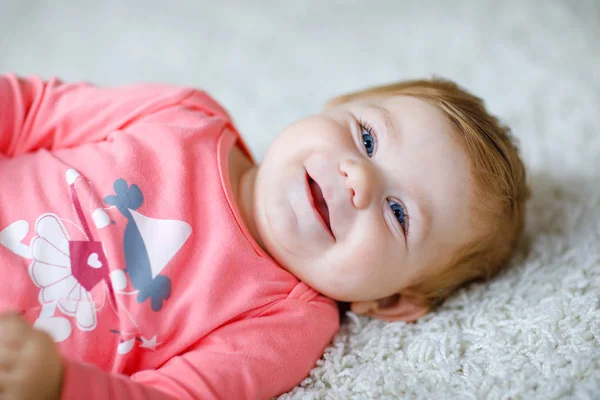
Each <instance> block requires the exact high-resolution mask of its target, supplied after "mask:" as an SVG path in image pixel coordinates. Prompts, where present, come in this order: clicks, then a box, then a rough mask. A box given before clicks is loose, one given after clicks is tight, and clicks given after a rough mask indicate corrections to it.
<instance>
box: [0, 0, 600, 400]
mask: <svg viewBox="0 0 600 400" xmlns="http://www.w3.org/2000/svg"><path fill="white" fill-rule="evenodd" d="M59 3H60V5H59V4H58V2H57V3H55V2H47V1H42V0H39V1H33V0H29V1H20V2H17V1H14V2H9V1H5V2H2V5H0V54H1V55H2V56H1V57H0V71H16V72H19V73H23V74H26V73H36V74H40V75H42V76H46V77H48V76H50V75H59V76H61V77H63V78H64V79H66V80H77V79H85V80H91V81H95V82H97V83H101V84H120V83H129V82H134V81H163V82H171V83H178V84H186V85H195V86H199V87H203V88H206V89H208V90H209V91H210V92H211V93H212V94H213V95H214V96H215V97H217V98H218V99H219V100H220V101H221V102H222V103H223V104H224V105H225V106H226V107H227V108H228V109H229V110H230V111H231V113H232V114H233V116H234V117H235V119H236V121H237V123H238V125H239V127H240V130H241V131H242V132H243V133H244V135H245V136H246V138H247V139H248V141H249V143H250V145H251V147H252V149H253V150H254V152H255V154H256V156H257V158H258V159H260V158H261V156H262V154H264V150H265V149H266V147H267V144H268V143H269V142H270V141H271V140H272V138H273V137H274V136H275V135H276V134H277V132H278V131H279V130H280V129H281V128H283V127H284V126H286V125H287V124H289V123H291V122H293V121H294V120H296V119H297V118H299V117H301V116H304V115H307V114H308V113H311V112H314V111H316V110H318V108H319V107H320V105H321V104H322V103H323V102H324V101H325V100H327V99H328V98H329V97H331V96H333V95H335V94H337V93H340V92H343V91H347V90H354V89H358V88H360V87H364V86H367V85H371V84H376V83H382V82H387V81H390V80H397V79H403V78H413V77H422V76H431V75H432V74H436V75H440V76H444V77H448V78H452V79H455V80H457V81H458V82H459V83H461V84H462V85H464V86H466V87H467V88H469V89H470V90H472V91H473V92H475V93H476V94H478V95H480V96H482V97H484V98H485V99H486V101H487V104H488V106H489V108H490V109H491V110H492V112H494V113H495V114H497V115H499V116H500V117H501V118H502V119H503V120H504V121H505V122H507V123H508V124H509V125H511V126H512V128H513V130H514V133H515V135H516V136H518V137H519V139H520V143H521V148H522V153H523V156H524V158H525V160H526V163H527V165H528V167H529V177H530V183H531V186H532V189H533V198H532V199H531V202H530V204H529V207H528V211H529V214H528V219H527V235H528V238H529V248H528V251H526V247H525V246H523V247H522V249H521V250H520V251H519V252H518V254H517V256H516V258H515V259H514V261H513V262H512V264H511V267H510V269H507V270H506V271H505V272H504V273H502V274H501V275H500V276H499V277H498V278H497V279H494V280H493V281H491V282H487V283H485V284H478V285H473V286H471V287H469V288H467V289H464V290H461V291H460V292H458V293H456V295H455V296H453V297H451V298H450V299H448V301H447V302H446V303H445V304H444V305H443V306H442V307H441V308H440V309H439V310H438V311H437V312H436V313H433V314H430V315H427V316H426V317H424V318H423V319H422V320H420V321H419V322H418V323H416V324H405V323H389V324H385V323H381V322H375V321H371V320H369V319H367V318H358V317H356V316H354V315H353V314H349V315H348V319H347V322H346V323H345V324H344V326H343V328H342V330H341V332H340V333H339V334H338V335H337V337H336V338H335V341H334V342H333V344H332V346H331V347H330V348H328V349H327V351H326V353H325V355H324V357H323V359H322V360H321V361H320V362H319V363H318V365H317V366H316V367H315V368H314V369H313V370H312V372H311V373H310V376H309V377H308V378H307V379H306V380H305V381H304V382H302V384H301V385H300V386H298V387H296V388H295V389H294V390H292V391H291V392H290V393H288V394H286V395H283V396H282V397H281V398H282V399H305V398H307V399H346V398H356V399H372V398H390V399H393V398H427V399H443V398H450V399H454V398H458V399H469V398H473V399H484V398H486V399H520V398H523V399H558V398H577V399H592V398H599V397H600V289H599V288H600V132H599V128H598V126H599V117H600V114H599V109H600V73H599V72H598V71H599V70H600V69H599V68H600V3H599V2H598V1H597V0H587V1H584V0H579V1H567V0H563V1H560V0H547V1H544V2H541V1H535V0H530V1H519V0H507V1H503V2H500V1H494V0H489V1H479V2H475V1H472V0H454V1H451V2H446V1H445V0H438V1H399V0H395V1H378V0H372V1H368V2H367V1H339V2H336V1H327V2H325V1H318V0H313V1H285V2H274V1H273V2H271V1H266V0H265V1H262V2H247V3H246V2H242V1H239V2H228V1H224V2H219V3H223V5H220V6H218V7H217V6H216V5H214V4H216V2H208V1H206V2H204V1H197V0H189V1H185V2H184V1H174V2H164V1H157V0H151V1H145V2H133V1H130V2H120V1H104V2H102V3H100V2H98V3H93V2H91V1H90V2H85V3H84V2H75V1H72V2H71V4H68V2H59ZM250 3H252V5H250ZM83 4H85V7H84V5H83ZM94 4H95V5H94Z"/></svg>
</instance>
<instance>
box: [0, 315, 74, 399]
mask: <svg viewBox="0 0 600 400" xmlns="http://www.w3.org/2000/svg"><path fill="white" fill-rule="evenodd" d="M62 375H63V367H62V361H61V358H60V355H59V353H58V350H57V349H56V346H55V344H54V342H53V341H52V338H50V336H48V335H47V334H46V333H44V332H40V331H37V330H35V329H33V327H31V326H30V325H29V324H27V322H25V321H24V320H23V319H22V318H21V317H19V316H18V315H15V314H6V315H2V316H0V398H2V399H3V400H4V399H6V400H30V399H31V400H33V399H39V400H58V399H59V398H60V389H61V383H62Z"/></svg>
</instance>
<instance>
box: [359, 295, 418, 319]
mask: <svg viewBox="0 0 600 400" xmlns="http://www.w3.org/2000/svg"><path fill="white" fill-rule="evenodd" d="M350 308H351V310H352V312H354V313H355V314H359V315H368V316H370V317H373V318H376V319H381V320H383V321H406V322H413V321H416V320H417V319H419V318H421V317H422V316H423V315H425V314H427V313H428V312H429V307H427V306H424V305H422V304H421V303H419V302H418V299H417V297H416V296H414V295H411V294H409V293H405V294H398V295H393V296H390V297H386V298H384V299H380V300H378V301H357V302H354V303H352V304H351V305H350Z"/></svg>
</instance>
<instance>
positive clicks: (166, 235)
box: [0, 169, 192, 354]
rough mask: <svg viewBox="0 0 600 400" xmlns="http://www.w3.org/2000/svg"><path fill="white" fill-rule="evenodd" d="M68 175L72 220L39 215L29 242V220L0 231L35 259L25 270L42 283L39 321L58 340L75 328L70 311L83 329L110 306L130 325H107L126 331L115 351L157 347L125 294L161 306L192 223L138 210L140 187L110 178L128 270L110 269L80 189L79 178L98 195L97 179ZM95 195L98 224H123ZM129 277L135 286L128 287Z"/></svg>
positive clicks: (1, 241) (2, 241) (7, 242)
mask: <svg viewBox="0 0 600 400" xmlns="http://www.w3.org/2000/svg"><path fill="white" fill-rule="evenodd" d="M66 180H67V183H68V185H69V190H70V195H71V203H72V210H73V215H74V221H70V220H67V219H63V218H60V217H59V216H58V215H56V214H54V213H51V212H48V213H44V214H42V215H40V216H39V217H38V218H37V220H36V222H35V224H34V233H35V235H34V236H33V238H32V239H31V241H30V243H29V246H27V245H26V244H24V243H23V240H24V239H25V238H26V237H27V235H28V232H29V223H28V222H27V221H24V220H19V221H15V222H13V223H12V224H10V225H9V226H8V227H6V228H4V229H1V230H0V245H3V246H4V247H6V248H8V249H9V250H11V251H12V252H13V253H15V254H17V255H19V256H21V257H24V258H27V259H30V260H31V263H30V264H29V268H28V272H29V276H30V278H31V280H32V282H33V283H34V284H35V285H36V286H37V287H38V288H39V289H40V291H39V295H38V299H39V302H40V304H41V306H42V307H41V311H40V314H39V316H38V318H37V319H36V321H35V323H34V326H35V327H36V328H38V329H41V330H44V331H46V332H48V333H49V334H50V335H51V336H52V338H53V339H54V341H55V342H62V341H64V340H66V339H67V338H68V337H69V336H70V335H71V333H72V330H73V326H72V324H71V321H70V320H69V318H66V317H70V318H72V319H73V320H74V323H75V326H76V327H77V328H78V329H79V330H80V331H83V332H85V331H93V330H95V329H96V328H97V325H98V318H97V312H99V311H100V310H102V309H103V308H104V307H105V305H106V304H108V312H113V313H114V314H115V315H116V316H118V317H119V318H121V324H120V325H121V327H120V329H122V327H123V326H128V327H130V329H129V330H128V331H123V330H117V329H114V328H112V327H106V328H107V330H108V332H111V334H118V335H119V336H120V337H121V340H120V343H119V345H118V347H117V352H118V353H119V354H127V353H129V352H130V351H131V350H132V349H133V347H134V346H135V344H138V345H139V347H140V348H144V349H149V350H154V349H155V348H156V346H158V345H159V344H161V342H159V341H157V335H156V334H153V336H152V337H151V338H150V339H147V338H146V336H145V335H144V334H143V331H144V332H146V331H148V329H147V327H146V329H142V327H140V324H139V323H138V321H136V320H135V319H134V317H133V316H132V313H131V312H130V310H128V309H127V307H125V304H126V303H125V302H123V301H122V300H120V298H122V296H136V300H137V302H138V303H140V304H142V303H144V302H145V301H146V300H148V299H149V300H150V304H149V306H150V307H151V309H152V310H153V311H155V312H158V311H160V310H161V309H162V307H163V304H164V302H165V301H166V300H167V299H168V298H169V297H170V295H171V290H172V288H171V280H170V278H169V277H167V276H166V275H164V274H161V272H162V271H163V270H164V268H165V267H166V266H167V264H168V263H169V262H170V260H171V259H172V258H173V257H174V256H175V254H176V253H177V252H178V251H179V249H180V248H181V247H182V246H183V245H184V243H185V242H186V241H187V239H188V238H189V237H190V235H191V232H192V229H191V226H190V225H189V224H187V223H185V222H183V221H178V220H169V219H156V218H151V217H147V216H145V215H143V214H141V213H139V212H138V211H136V210H137V209H138V208H139V207H140V206H141V205H142V204H143V202H144V197H143V194H142V191H141V190H140V188H139V187H138V186H137V185H135V184H132V185H131V186H128V185H127V183H126V181H125V180H123V179H118V180H116V181H115V182H114V184H113V188H114V191H115V194H113V195H108V196H106V197H105V198H104V202H105V203H106V204H108V205H109V207H108V208H113V207H114V208H116V209H117V210H118V211H119V212H120V213H121V214H122V215H123V216H124V217H125V219H126V228H125V233H124V237H123V250H124V261H125V269H119V268H115V266H113V268H109V261H108V257H107V254H106V251H105V248H104V246H103V244H102V242H100V241H98V240H96V239H95V238H94V235H93V233H92V230H91V229H90V227H89V225H88V222H87V219H86V218H85V215H84V209H83V207H82V203H81V202H80V200H79V196H78V192H77V186H78V184H79V185H81V184H86V185H89V189H90V190H89V192H90V193H93V191H92V190H91V185H92V183H91V181H88V180H85V179H84V178H83V177H81V175H80V174H79V173H78V172H77V171H76V170H74V169H69V170H68V171H67V173H66ZM93 197H94V196H93V194H92V198H91V199H90V201H89V204H88V207H89V211H88V212H89V213H90V215H91V217H92V218H91V219H92V221H93V223H94V226H95V227H96V229H97V230H100V229H105V228H107V229H110V227H111V226H114V225H115V224H117V223H119V222H115V221H112V220H111V219H110V217H109V215H108V213H107V212H106V211H105V209H108V208H103V206H102V205H101V204H99V201H97V200H95V199H94V198H93ZM65 222H69V223H71V224H73V225H74V226H75V227H76V228H77V231H79V232H80V233H81V235H80V236H81V237H83V240H74V239H73V238H72V237H70V235H69V232H68V231H67V229H66V227H65ZM78 236H79V235H78ZM111 269H112V271H111ZM128 277H129V280H128ZM129 282H130V283H131V286H132V287H133V288H134V289H135V290H134V291H125V289H126V288H127V286H128V285H129ZM117 295H118V297H117ZM61 314H62V315H61ZM65 316H66V317H65ZM123 319H125V320H126V321H123ZM123 323H124V324H123Z"/></svg>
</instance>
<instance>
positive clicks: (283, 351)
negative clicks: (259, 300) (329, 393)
mask: <svg viewBox="0 0 600 400" xmlns="http://www.w3.org/2000/svg"><path fill="white" fill-rule="evenodd" d="M333 321H337V310H335V309H334V308H333V307H331V305H330V304H326V303H325V302H320V301H314V302H312V303H306V302H305V301H302V300H297V299H286V300H282V301H279V302H277V303H275V304H273V305H272V306H270V307H269V308H268V309H266V310H265V311H263V312H262V313H261V314H259V315H256V316H253V317H251V318H247V319H242V320H239V321H236V322H232V323H230V324H227V325H224V326H223V327H221V328H219V329H218V330H216V331H214V332H213V333H211V334H210V335H209V336H208V337H206V338H205V339H203V340H202V341H201V342H199V343H198V345H197V346H196V348H194V349H192V350H190V351H189V352H187V353H185V354H181V355H179V356H175V357H173V358H171V359H170V360H169V361H168V362H167V363H165V365H164V366H163V367H161V368H160V369H158V370H148V371H140V372H138V373H136V374H134V375H132V376H131V379H128V378H126V377H124V376H116V375H110V374H107V373H105V372H102V371H101V370H99V369H97V368H94V367H91V366H87V365H83V364H77V363H67V370H66V371H67V372H66V376H65V382H64V386H63V393H62V398H63V399H79V398H85V399H87V400H100V399H116V400H118V399H127V400H142V399H144V400H147V399H148V400H163V399H164V400H167V399H180V400H186V399H190V400H192V399H267V398H270V397H273V396H276V395H278V394H281V393H284V392H286V391H289V390H291V389H292V388H293V387H294V386H295V385H296V384H297V382H299V381H301V380H302V378H304V377H305V376H307V375H308V373H309V371H310V369H311V368H312V367H313V366H314V360H315V359H317V358H318V357H319V356H320V354H321V353H322V352H323V350H324V348H325V347H326V346H327V345H328V344H329V342H330V340H331V338H332V337H333V335H334V334H335V332H336V331H337V329H338V324H337V322H333Z"/></svg>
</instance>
